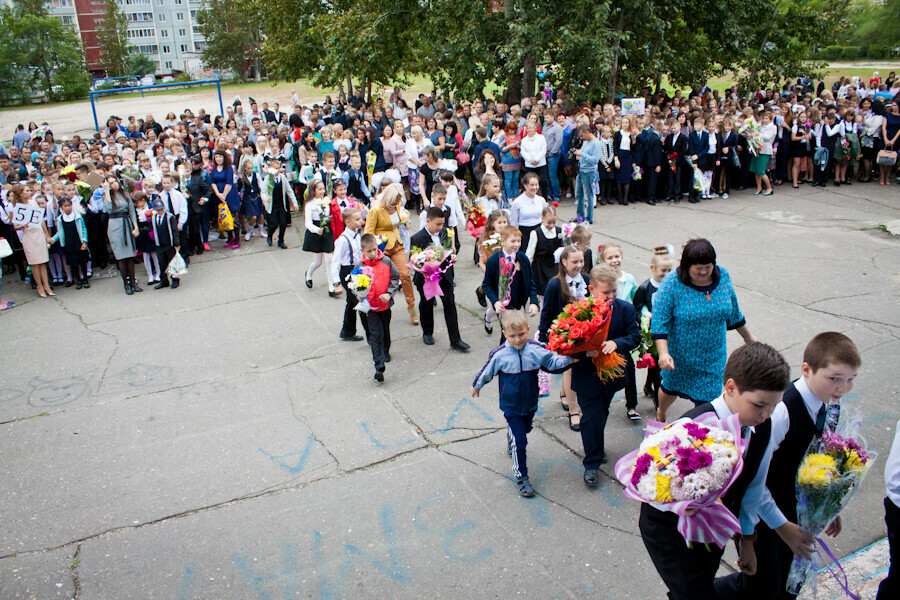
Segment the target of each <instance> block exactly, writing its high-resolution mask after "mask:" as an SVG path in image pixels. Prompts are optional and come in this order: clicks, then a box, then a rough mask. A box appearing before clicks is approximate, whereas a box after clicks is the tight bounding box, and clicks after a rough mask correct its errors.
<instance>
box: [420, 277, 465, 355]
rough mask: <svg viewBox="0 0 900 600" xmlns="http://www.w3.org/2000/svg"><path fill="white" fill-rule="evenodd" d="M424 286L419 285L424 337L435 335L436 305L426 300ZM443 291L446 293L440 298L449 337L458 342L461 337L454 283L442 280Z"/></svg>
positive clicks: (451, 340)
mask: <svg viewBox="0 0 900 600" xmlns="http://www.w3.org/2000/svg"><path fill="white" fill-rule="evenodd" d="M422 287H423V286H422V285H417V286H416V289H418V290H419V323H421V325H422V333H423V334H424V335H433V334H434V304H432V302H431V300H426V299H425V292H424V291H423V290H422ZM441 291H442V292H444V295H443V296H440V299H441V303H442V304H443V305H444V321H445V322H446V323H447V335H448V336H449V337H450V342H451V343H453V342H458V341H459V340H460V339H461V338H460V336H459V319H458V317H457V314H456V300H455V298H454V297H453V282H451V281H447V280H446V279H441Z"/></svg>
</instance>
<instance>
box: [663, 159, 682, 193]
mask: <svg viewBox="0 0 900 600" xmlns="http://www.w3.org/2000/svg"><path fill="white" fill-rule="evenodd" d="M666 172H667V173H668V177H669V185H668V188H667V190H666V198H669V199H674V198H677V197H678V196H679V195H680V194H681V177H682V176H681V167H680V166H676V167H675V170H674V171H673V170H672V167H669V168H668V170H667V171H666Z"/></svg>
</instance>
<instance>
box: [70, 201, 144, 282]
mask: <svg viewBox="0 0 900 600" xmlns="http://www.w3.org/2000/svg"><path fill="white" fill-rule="evenodd" d="M138 193H140V192H138ZM56 230H57V231H56V234H55V235H54V236H53V240H54V242H56V241H58V242H59V245H60V248H61V250H62V254H63V256H64V257H65V261H66V268H67V269H71V272H74V275H75V281H76V283H75V289H76V290H80V289H81V288H83V287H84V288H89V287H91V281H90V279H88V277H87V263H88V260H89V259H90V255H89V254H88V244H87V241H88V236H87V227H86V226H85V224H84V218H83V217H82V216H81V213H79V212H78V211H77V210H74V209H73V207H72V200H71V198H62V199H61V200H60V201H59V216H57V218H56Z"/></svg>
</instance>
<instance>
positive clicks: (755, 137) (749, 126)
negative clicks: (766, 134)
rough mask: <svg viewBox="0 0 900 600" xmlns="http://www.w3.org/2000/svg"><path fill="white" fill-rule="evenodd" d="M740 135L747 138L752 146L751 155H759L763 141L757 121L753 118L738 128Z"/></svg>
mask: <svg viewBox="0 0 900 600" xmlns="http://www.w3.org/2000/svg"><path fill="white" fill-rule="evenodd" d="M738 133H739V134H741V135H743V136H744V137H745V138H747V143H748V144H749V145H750V153H751V154H753V155H756V154H758V153H759V149H760V147H761V145H762V141H761V138H760V135H759V123H757V122H756V119H754V118H752V117H751V118H749V119H747V120H745V121H744V123H743V124H742V125H740V126H738Z"/></svg>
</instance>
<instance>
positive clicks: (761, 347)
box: [579, 342, 791, 600]
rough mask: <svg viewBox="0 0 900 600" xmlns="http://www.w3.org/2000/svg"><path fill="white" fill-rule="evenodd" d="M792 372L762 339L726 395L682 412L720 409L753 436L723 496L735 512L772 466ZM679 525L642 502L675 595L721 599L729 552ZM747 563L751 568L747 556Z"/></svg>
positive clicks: (728, 375)
mask: <svg viewBox="0 0 900 600" xmlns="http://www.w3.org/2000/svg"><path fill="white" fill-rule="evenodd" d="M790 373H791V370H790V367H789V366H788V364H787V361H785V360H784V357H782V356H781V354H780V353H779V352H778V351H777V350H775V349H774V348H772V347H771V346H768V345H766V344H763V343H761V342H750V343H748V344H744V345H743V346H741V347H740V348H738V349H737V350H735V351H734V352H733V353H732V354H731V356H730V357H729V358H728V363H727V364H726V365H725V373H724V377H723V379H724V381H725V385H724V389H723V392H722V395H721V396H719V397H718V398H716V399H715V400H713V401H712V402H704V403H703V404H700V405H698V406H696V407H694V408H693V409H692V410H690V411H688V412H687V413H685V414H684V415H683V416H682V418H687V419H693V418H695V417H699V416H700V415H702V414H703V413H706V412H715V413H716V416H717V417H718V418H719V419H726V418H728V417H730V416H732V415H734V414H737V415H738V417H739V420H740V423H741V425H742V428H741V432H742V435H743V437H744V439H747V438H749V443H748V445H747V449H746V451H745V453H744V466H743V469H742V470H741V474H740V475H739V476H738V478H737V479H736V480H735V481H734V483H732V484H731V487H730V488H728V491H727V492H726V493H725V495H724V496H722V498H721V500H722V503H723V504H724V505H725V507H726V508H728V510H730V511H731V512H732V514H734V515H735V516H738V515H739V514H741V515H743V514H745V513H747V512H749V510H750V507H748V506H745V503H747V501H746V500H745V499H746V498H747V497H748V496H749V497H750V498H753V497H754V495H755V494H756V493H758V489H757V488H759V487H760V486H762V485H763V483H764V481H765V479H764V478H765V474H766V469H767V464H766V463H765V462H764V458H765V455H766V449H767V447H768V445H769V438H770V436H771V433H772V422H771V421H770V420H769V416H770V415H771V414H772V411H774V410H775V407H776V406H777V405H778V403H779V402H781V396H782V395H783V394H784V390H785V388H786V387H787V386H788V383H789V382H790ZM579 399H580V398H579ZM582 426H583V425H582ZM677 525H678V515H677V514H675V513H671V512H663V511H660V510H658V509H656V508H654V507H653V506H651V505H650V504H647V503H644V504H641V516H640V521H639V527H640V530H641V536H642V537H643V540H644V546H645V547H646V548H647V553H648V554H650V558H651V560H652V561H653V565H654V566H655V567H656V570H657V571H658V572H659V575H660V577H662V579H663V581H664V582H665V583H666V586H667V587H668V588H669V598H671V599H672V600H718V598H719V597H720V596H719V595H718V593H717V592H716V587H715V585H714V580H715V576H716V571H717V570H718V568H719V561H720V560H721V558H722V554H723V551H724V550H723V549H722V548H719V547H718V546H716V545H712V546H707V545H703V544H693V545H691V546H689V545H688V544H687V543H685V540H684V537H682V535H681V534H680V533H679V532H678V529H677ZM742 566H743V568H747V565H746V564H744V563H743V560H742ZM726 597H727V596H726Z"/></svg>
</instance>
